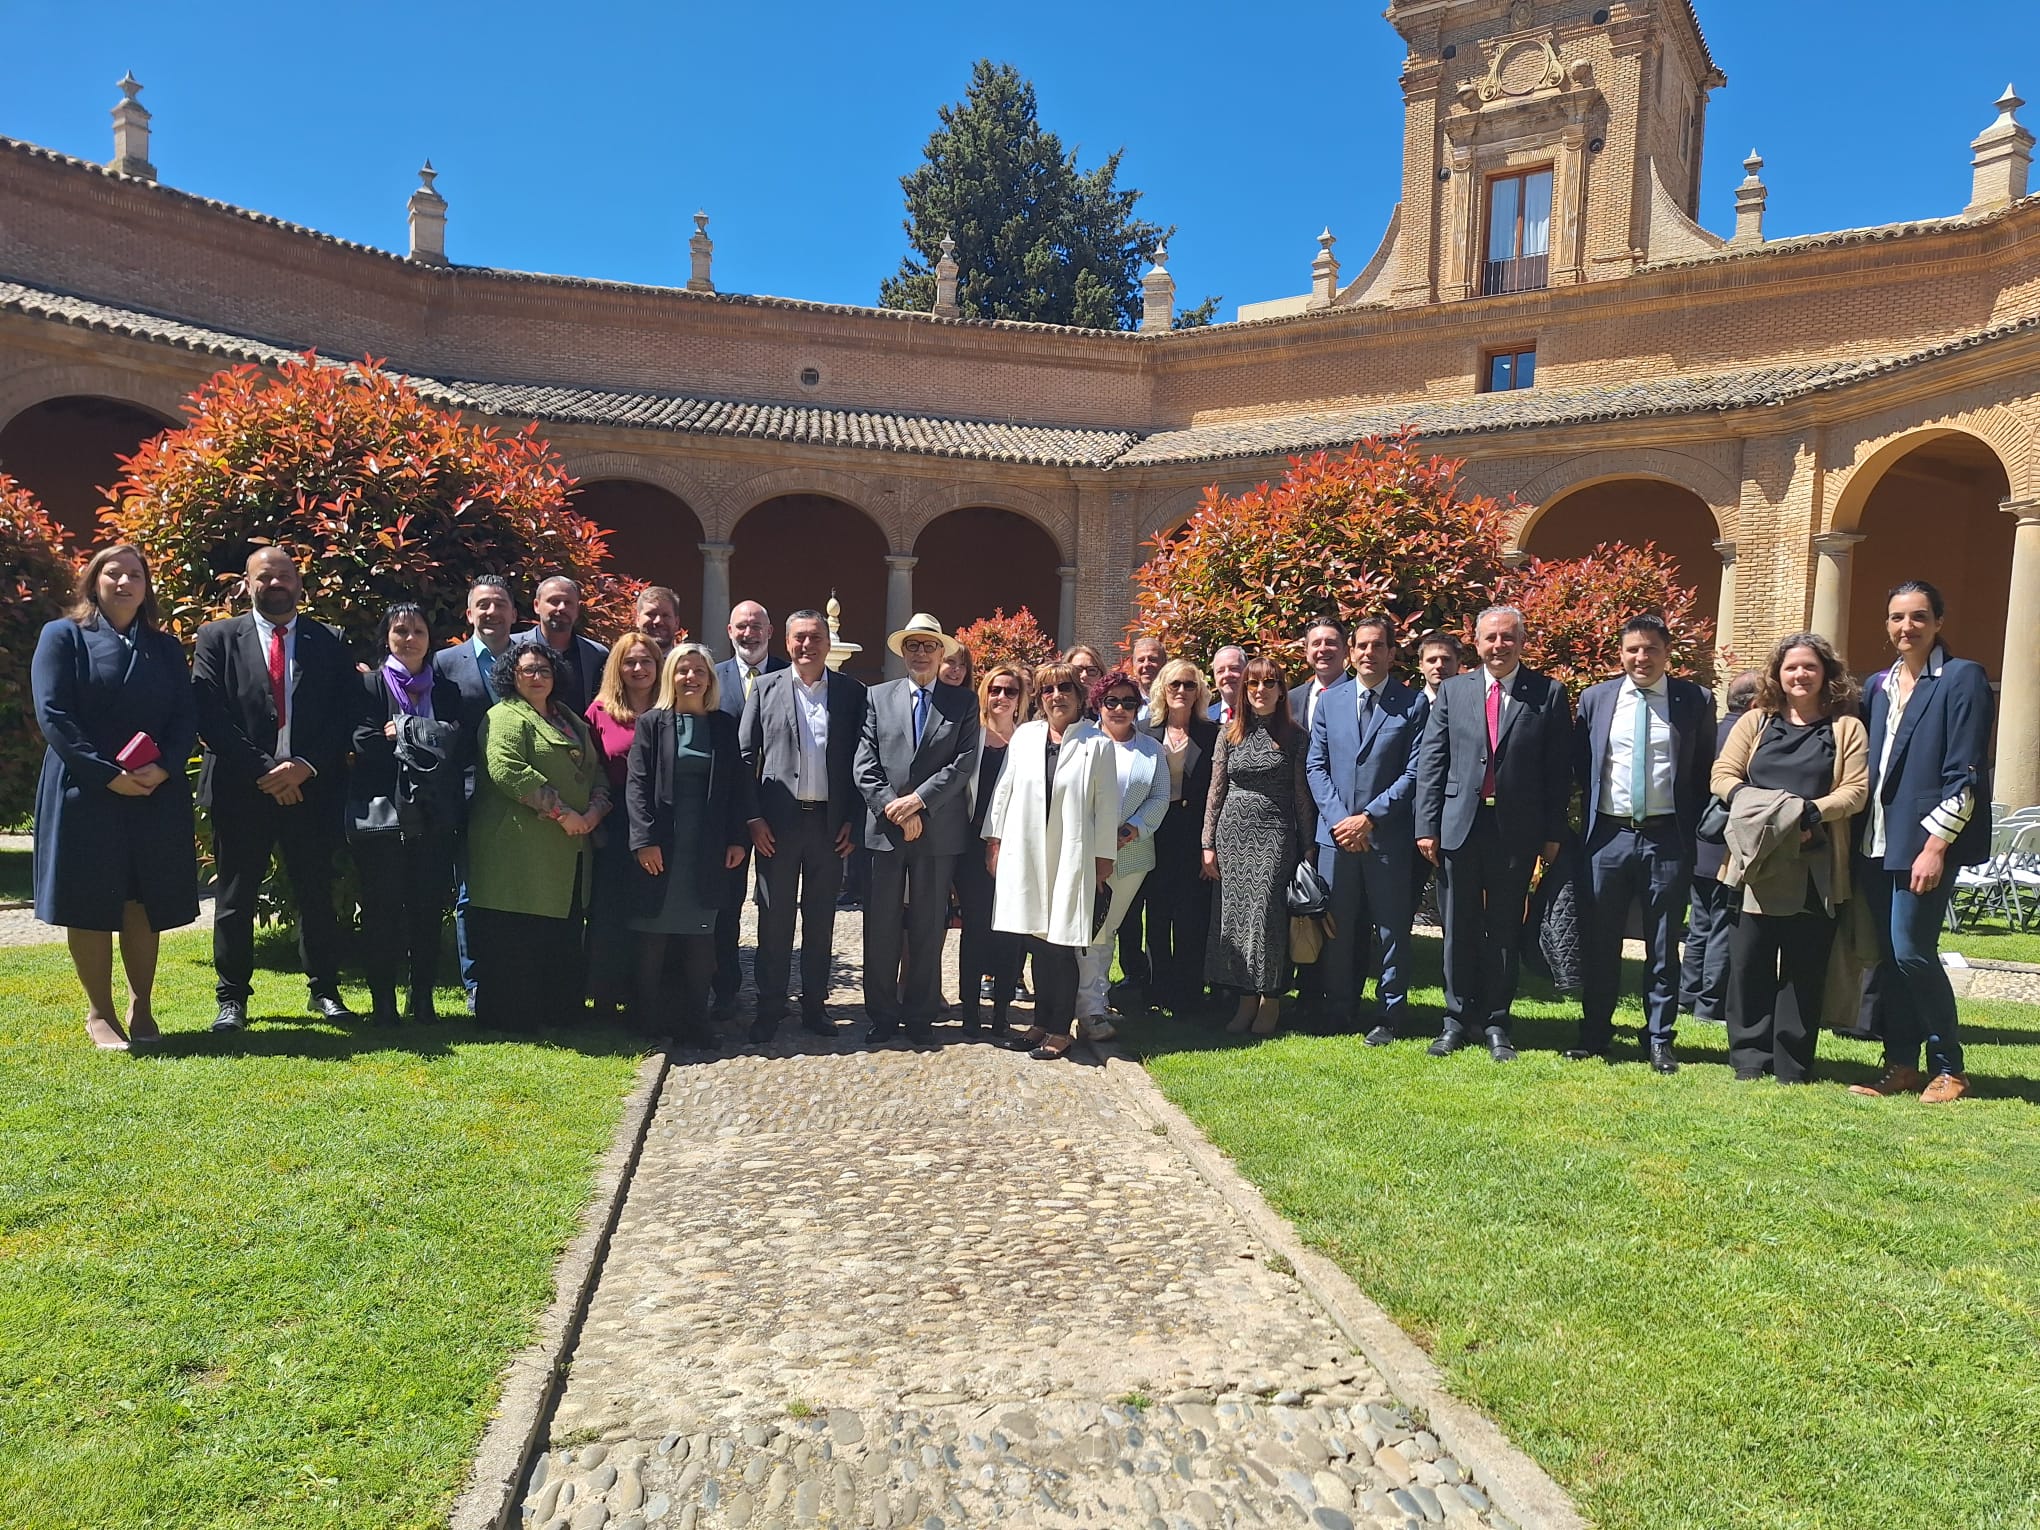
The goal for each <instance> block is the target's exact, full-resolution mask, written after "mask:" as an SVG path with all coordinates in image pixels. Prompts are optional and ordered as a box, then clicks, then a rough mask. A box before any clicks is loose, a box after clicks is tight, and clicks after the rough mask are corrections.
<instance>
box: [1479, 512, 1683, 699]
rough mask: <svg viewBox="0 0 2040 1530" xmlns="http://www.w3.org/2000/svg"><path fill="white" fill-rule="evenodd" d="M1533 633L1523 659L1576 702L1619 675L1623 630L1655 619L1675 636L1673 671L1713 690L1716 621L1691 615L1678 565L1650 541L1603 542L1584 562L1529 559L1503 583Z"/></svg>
mask: <svg viewBox="0 0 2040 1530" xmlns="http://www.w3.org/2000/svg"><path fill="white" fill-rule="evenodd" d="M1502 595H1503V598H1504V599H1505V600H1507V601H1508V602H1509V603H1510V604H1512V605H1516V606H1520V607H1521V608H1522V611H1523V620H1524V622H1525V623H1526V624H1527V625H1528V626H1529V629H1530V647H1529V653H1528V655H1527V658H1528V661H1529V662H1530V663H1531V664H1532V665H1533V666H1535V667H1536V668H1538V669H1541V670H1543V671H1544V672H1545V673H1546V674H1548V675H1551V676H1553V677H1554V678H1556V679H1558V680H1560V681H1563V682H1564V684H1565V687H1566V689H1567V690H1568V691H1570V692H1572V694H1573V696H1574V697H1575V698H1577V697H1578V695H1579V693H1580V692H1581V691H1582V690H1584V689H1586V687H1588V686H1590V685H1592V684H1594V683H1595V682H1596V681H1598V680H1606V679H1608V678H1609V677H1610V676H1611V675H1615V674H1619V673H1620V672H1621V669H1622V638H1621V633H1622V624H1623V623H1624V622H1626V621H1628V620H1629V618H1630V617H1632V616H1641V615H1644V614H1646V613H1652V612H1654V613H1656V614H1657V615H1659V616H1661V617H1663V618H1664V619H1665V625H1666V626H1668V627H1670V628H1671V630H1672V673H1673V674H1675V675H1680V676H1683V677H1684V678H1686V679H1688V680H1692V681H1694V682H1696V683H1698V684H1700V685H1702V686H1705V687H1707V688H1709V689H1712V688H1713V685H1714V671H1713V660H1714V623H1713V622H1711V621H1709V620H1707V619H1706V618H1705V617H1702V616H1697V615H1695V614H1694V606H1695V601H1694V597H1693V592H1692V591H1691V590H1689V589H1687V588H1686V587H1685V586H1684V585H1682V584H1680V583H1679V580H1678V564H1677V563H1676V562H1674V561H1673V560H1672V559H1671V558H1670V557H1667V556H1666V555H1665V554H1664V553H1661V552H1659V551H1658V550H1657V546H1656V544H1655V543H1651V542H1644V543H1642V544H1641V545H1631V544H1629V543H1627V542H1603V543H1601V544H1599V545H1598V546H1596V547H1595V548H1594V550H1593V551H1592V552H1590V553H1588V554H1587V556H1586V557H1584V558H1552V559H1548V560H1547V559H1539V558H1532V559H1531V560H1530V561H1529V562H1528V563H1526V564H1525V565H1524V566H1523V567H1521V568H1519V569H1516V570H1513V571H1512V572H1511V573H1510V574H1509V576H1508V578H1507V579H1505V580H1504V581H1503V582H1502Z"/></svg>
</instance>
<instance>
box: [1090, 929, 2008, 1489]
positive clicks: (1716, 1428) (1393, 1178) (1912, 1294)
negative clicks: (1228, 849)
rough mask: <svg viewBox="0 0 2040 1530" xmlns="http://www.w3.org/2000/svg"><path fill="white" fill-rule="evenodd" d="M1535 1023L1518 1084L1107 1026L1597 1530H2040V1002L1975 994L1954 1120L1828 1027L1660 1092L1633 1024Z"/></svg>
mask: <svg viewBox="0 0 2040 1530" xmlns="http://www.w3.org/2000/svg"><path fill="white" fill-rule="evenodd" d="M1417 945H1418V951H1419V973H1420V977H1421V979H1422V981H1424V982H1425V983H1426V984H1427V985H1428V986H1427V987H1426V988H1425V989H1424V990H1423V991H1422V992H1420V993H1419V994H1417V995H1416V996H1415V997H1416V1002H1417V1005H1418V1008H1419V1011H1420V1014H1421V1016H1422V1018H1423V1020H1424V1023H1426V1024H1427V1025H1428V1024H1430V1023H1431V1022H1432V1021H1434V1020H1435V1018H1436V1016H1437V1015H1438V1014H1439V1012H1440V1007H1441V1004H1442V995H1441V994H1440V993H1439V991H1438V989H1437V987H1436V983H1437V970H1438V966H1437V942H1436V941H1435V940H1431V939H1422V938H1420V939H1419V941H1418V942H1417ZM1631 974H1632V978H1633V977H1634V974H1635V968H1634V966H1633V965H1632V967H1631ZM1517 1013H1518V1016H1519V1018H1520V1024H1519V1027H1518V1042H1519V1044H1520V1045H1522V1046H1523V1048H1524V1052H1523V1056H1522V1059H1521V1060H1520V1061H1519V1062H1517V1063H1515V1064H1514V1065H1512V1066H1506V1067H1504V1066H1497V1065H1496V1064H1495V1063H1493V1062H1492V1061H1491V1060H1490V1059H1489V1058H1488V1057H1487V1055H1486V1053H1485V1051H1484V1050H1478V1049H1475V1050H1468V1051H1465V1052H1461V1053H1460V1054H1458V1055H1457V1056H1455V1057H1452V1058H1449V1059H1445V1060H1439V1059H1436V1058H1432V1057H1428V1056H1426V1055H1425V1054H1424V1041H1423V1040H1421V1039H1419V1040H1415V1041H1408V1042H1403V1043H1400V1044H1398V1045H1396V1046H1394V1047H1391V1048H1388V1049H1386V1050H1370V1049H1368V1048H1366V1047H1364V1046H1362V1045H1361V1044H1360V1042H1359V1039H1358V1038H1357V1037H1337V1038H1322V1037H1314V1036H1309V1035H1302V1034H1294V1033H1291V1034H1284V1035H1280V1036H1278V1037H1276V1038H1274V1039H1272V1040H1270V1041H1267V1042H1261V1043H1243V1042H1242V1041H1240V1040H1238V1039H1235V1038H1230V1037H1226V1036H1223V1035H1222V1034H1217V1025H1218V1022H1217V1021H1206V1022H1200V1023H1196V1024H1188V1025H1185V1024H1178V1023H1176V1022H1173V1021H1169V1020H1164V1019H1159V1018H1154V1019H1144V1020H1137V1021H1133V1020H1130V1021H1128V1022H1127V1023H1125V1024H1123V1025H1122V1026H1121V1027H1120V1029H1121V1034H1122V1035H1123V1036H1124V1037H1125V1038H1126V1040H1127V1041H1128V1042H1129V1044H1131V1045H1132V1046H1133V1047H1135V1048H1136V1049H1137V1050H1139V1051H1140V1052H1141V1053H1142V1054H1143V1056H1144V1058H1145V1061H1146V1064H1147V1067H1148V1068H1149V1070H1150V1072H1151V1074H1152V1075H1153V1077H1154V1078H1155V1080H1156V1082H1157V1083H1158V1084H1159V1085H1160V1086H1161V1087H1162V1089H1163V1090H1164V1091H1166V1092H1167V1093H1168V1095H1169V1096H1170V1098H1172V1099H1173V1100H1175V1101H1176V1103H1177V1104H1178V1105H1180V1106H1181V1107H1182V1108H1183V1109H1184V1110H1186V1111H1187V1112H1189V1114H1190V1115H1191V1116H1192V1117H1193V1118H1194V1119H1195V1120H1196V1121H1197V1123H1198V1124H1199V1125H1200V1126H1201V1127H1202V1128H1203V1129H1204V1131H1205V1132H1206V1133H1207V1134H1208V1135H1209V1136H1210V1137H1211V1139H1212V1140H1213V1141H1214V1142H1215V1143H1217V1144H1218V1146H1219V1147H1221V1148H1222V1149H1224V1150H1225V1151H1226V1152H1227V1153H1228V1154H1230V1155H1231V1156H1232V1157H1233V1158H1234V1159H1235V1160H1236V1161H1237V1163H1238V1164H1239V1167H1240V1168H1241V1170H1242V1171H1243V1172H1244V1173H1245V1174H1246V1175H1247V1176H1248V1178H1250V1179H1252V1180H1253V1181H1254V1182H1255V1183H1256V1184H1257V1185H1259V1186H1260V1188H1261V1190H1262V1191H1263V1192H1264V1193H1265V1194H1266V1195H1267V1197H1268V1199H1269V1200H1270V1202H1271V1203H1272V1204H1273V1205H1274V1206H1275V1207H1276V1208H1277V1209H1278V1210H1280V1211H1281V1212H1283V1213H1284V1214H1285V1215H1286V1216H1288V1217H1289V1218H1291V1219H1292V1220H1293V1221H1294V1222H1295V1224H1296V1225H1297V1227H1298V1229H1299V1230H1300V1232H1301V1233H1302V1235H1303V1237H1304V1238H1305V1239H1306V1240H1307V1241H1309V1242H1310V1243H1311V1244H1313V1245H1314V1246H1316V1247H1318V1248H1320V1249H1322V1250H1323V1251H1324V1252H1325V1253H1326V1254H1328V1255H1329V1256H1330V1257H1332V1258H1333V1259H1335V1260H1337V1261H1338V1262H1339V1263H1340V1264H1341V1265H1342V1266H1344V1268H1345V1269H1346V1270H1347V1271H1348V1272H1349V1273H1350V1274H1351V1275H1352V1277H1353V1278H1354V1280H1355V1281H1357V1282H1358V1283H1359V1285H1360V1286H1361V1288H1362V1289H1363V1290H1365V1291H1366V1292H1367V1293H1368V1294H1369V1295H1370V1296H1372V1297H1373V1298H1374V1299H1375V1300H1376V1301H1378V1302H1380V1303H1381V1304H1382V1305H1383V1306H1384V1307H1385V1308H1386V1309H1387V1310H1388V1311H1389V1312H1390V1314H1392V1315H1393V1316H1394V1318H1395V1319H1396V1321H1397V1322H1399V1323H1400V1324H1402V1326H1403V1327H1404V1328H1405V1329H1407V1330H1408V1331H1409V1332H1410V1333H1411V1334H1413V1335H1414V1336H1415V1337H1416V1338H1417V1339H1418V1341H1419V1342H1420V1343H1421V1344H1423V1345H1424V1346H1425V1347H1426V1348H1427V1349H1428V1350H1430V1351H1431V1353H1432V1354H1433V1355H1434V1356H1435V1358H1436V1359H1437V1361H1438V1363H1439V1364H1440V1366H1441V1367H1442V1368H1443V1370H1444V1371H1445V1373H1446V1375H1447V1376H1448V1378H1449V1381H1450V1385H1451V1387H1452V1388H1453V1390H1454V1391H1455V1392H1456V1393H1458V1394H1459V1395H1460V1396H1461V1397H1464V1398H1466V1399H1467V1400H1469V1401H1470V1402H1473V1403H1475V1404H1477V1405H1479V1406H1480V1407H1481V1408H1483V1409H1485V1410H1486V1411H1487V1412H1488V1413H1489V1414H1490V1415H1491V1416H1492V1417H1493V1418H1494V1419H1495V1420H1496V1421H1497V1422H1498V1423H1499V1424H1500V1425H1501V1426H1502V1427H1503V1428H1504V1429H1505V1430H1506V1431H1507V1432H1508V1433H1509V1435H1510V1436H1511V1437H1512V1438H1513V1439H1515V1440H1516V1441H1517V1442H1518V1443H1519V1444H1521V1445H1522V1446H1523V1447H1524V1448H1525V1449H1527V1450H1528V1451H1529V1452H1530V1453H1531V1455H1533V1456H1534V1457H1536V1458H1537V1460H1538V1461H1540V1462H1541V1463H1542V1464H1543V1465H1544V1466H1545V1467H1546V1468H1547V1469H1548V1470H1549V1471H1550V1472H1551V1473H1552V1474H1553V1476H1555V1477H1556V1478H1557V1479H1558V1480H1559V1481H1560V1482H1562V1483H1564V1484H1565V1486H1566V1487H1567V1488H1568V1489H1569V1490H1570V1491H1571V1492H1572V1493H1573V1494H1574V1495H1575V1496H1576V1498H1577V1500H1578V1501H1579V1503H1580V1505H1581V1507H1582V1509H1583V1510H1584V1511H1585V1512H1586V1514H1587V1515H1588V1517H1589V1518H1590V1519H1591V1520H1593V1522H1594V1523H1595V1524H1596V1525H1597V1526H1600V1527H1603V1530H1862V1527H1884V1526H1893V1527H1904V1530H1983V1527H1999V1530H2030V1527H2032V1526H2034V1525H2035V1524H2040V1451H2036V1448H2035V1447H2036V1445H2040V1111H2036V1109H2035V1107H2036V1105H2040V1008H2034V1007H2031V1006H2024V1005H2016V1004H1982V1003H1980V1004H1973V1005H1966V1006H1965V1011H1964V1018H1965V1020H1966V1022H1967V1023H1968V1026H1969V1040H1970V1043H1971V1044H1970V1046H1969V1057H1968V1067H1969V1071H1970V1075H1971V1081H1972V1083H1973V1084H1974V1085H1975V1086H1976V1087H1977V1089H1978V1092H1979V1096H1980V1097H1978V1098H1976V1099H1972V1100H1968V1101H1964V1102H1961V1103H1960V1104H1958V1105H1956V1106H1953V1107H1942V1108H1939V1109H1937V1108H1935V1107H1932V1106H1925V1105H1921V1104H1919V1103H1918V1102H1917V1101H1903V1100H1901V1101H1872V1100H1863V1099H1858V1098H1855V1097H1853V1096H1851V1095H1849V1094H1848V1093H1847V1091H1846V1090H1845V1089H1843V1088H1842V1087H1841V1085H1842V1083H1845V1082H1850V1081H1854V1080H1858V1079H1868V1078H1870V1077H1872V1076H1873V1074H1874V1073H1875V1071H1876V1063H1877V1052H1876V1048H1875V1047H1874V1046H1870V1045H1866V1044H1854V1043H1846V1042H1841V1041H1838V1040H1836V1039H1835V1038H1833V1037H1828V1036H1824V1037H1823V1038H1822V1040H1821V1057H1822V1071H1823V1073H1824V1074H1825V1075H1826V1078H1827V1080H1828V1082H1825V1083H1822V1084H1819V1085H1816V1086H1815V1087H1812V1088H1806V1089H1788V1088H1783V1087H1781V1086H1779V1085H1777V1084H1774V1083H1770V1082H1768V1081H1767V1082H1764V1083H1760V1084H1737V1083H1735V1082H1734V1081H1733V1079H1732V1078H1731V1077H1730V1076H1729V1073H1728V1070H1727V1068H1726V1067H1725V1066H1723V1064H1724V1061H1725V1038H1724V1033H1723V1031H1722V1029H1721V1028H1720V1027H1719V1026H1705V1025H1697V1024H1693V1023H1691V1022H1686V1023H1684V1024H1683V1026H1682V1029H1681V1033H1680V1038H1679V1051H1680V1054H1681V1056H1682V1057H1683V1059H1684V1060H1685V1062H1686V1064H1687V1066H1686V1067H1684V1068H1683V1069H1682V1070H1681V1071H1680V1072H1679V1073H1678V1074H1677V1075H1676V1076H1675V1077H1671V1078H1661V1077H1659V1076H1657V1075H1656V1074H1653V1073H1652V1072H1650V1071H1649V1070H1648V1069H1647V1068H1645V1067H1644V1066H1643V1065H1642V1064H1641V1063H1640V1062H1638V1061H1634V1060H1633V1059H1634V1058H1635V1056H1636V1053H1635V1045H1634V1039H1633V1035H1624V1036H1623V1037H1622V1038H1621V1040H1620V1041H1619V1043H1618V1044H1619V1045H1620V1046H1622V1047H1623V1048H1624V1049H1625V1051H1624V1053H1623V1054H1622V1055H1624V1056H1625V1058H1626V1059H1631V1060H1625V1061H1624V1062H1623V1063H1622V1064H1621V1065H1620V1066H1616V1067H1608V1066H1605V1065H1603V1064H1600V1063H1568V1062H1565V1061H1564V1060H1563V1059H1561V1058H1560V1057H1559V1056H1558V1055H1557V1054H1558V1052H1559V1051H1560V1050H1561V1049H1563V1048H1564V1047H1566V1046H1570V1045H1572V1044H1573V1036H1574V1019H1575V1017H1576V1014H1577V1011H1576V1010H1575V1009H1574V1008H1573V1007H1572V1006H1571V1005H1570V1004H1569V1003H1567V1004H1558V1003H1552V1002H1534V1001H1533V1002H1529V1003H1524V1004H1520V1005H1519V1006H1518V1009H1517ZM1636 1018H1637V1017H1636V1015H1635V1014H1634V1012H1633V1011H1632V1013H1631V1014H1630V1015H1629V1016H1628V1023H1631V1024H1633V1023H1635V1021H1636ZM1623 1023H1624V1021H1623V1020H1622V1019H1620V1018H1618V1025H1621V1024H1623Z"/></svg>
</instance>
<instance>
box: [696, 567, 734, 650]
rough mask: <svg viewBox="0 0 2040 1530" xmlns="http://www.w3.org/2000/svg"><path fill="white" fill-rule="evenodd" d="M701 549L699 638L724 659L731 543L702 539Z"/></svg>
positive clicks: (727, 627) (728, 608) (728, 610)
mask: <svg viewBox="0 0 2040 1530" xmlns="http://www.w3.org/2000/svg"><path fill="white" fill-rule="evenodd" d="M698 545H699V546H700V548H701V626H702V633H701V641H702V642H703V643H705V644H707V645H708V649H709V652H711V653H713V654H714V655H715V656H716V657H717V658H718V659H727V658H728V657H729V656H730V654H731V653H732V651H733V650H732V649H731V648H730V634H729V625H730V554H731V553H733V552H735V551H736V550H737V549H736V546H735V544H734V543H730V542H702V543H700V544H698Z"/></svg>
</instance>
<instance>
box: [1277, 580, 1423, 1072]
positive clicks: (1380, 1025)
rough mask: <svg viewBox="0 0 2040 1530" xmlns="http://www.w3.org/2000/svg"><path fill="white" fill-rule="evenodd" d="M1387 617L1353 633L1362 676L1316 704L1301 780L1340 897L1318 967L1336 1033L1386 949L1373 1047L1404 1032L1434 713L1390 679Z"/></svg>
mask: <svg viewBox="0 0 2040 1530" xmlns="http://www.w3.org/2000/svg"><path fill="white" fill-rule="evenodd" d="M1390 630H1391V629H1390V627H1389V623H1388V620H1387V618H1385V617H1368V618H1365V619H1363V620H1361V621H1358V622H1355V623H1354V624H1353V633H1352V641H1351V647H1350V652H1351V658H1352V661H1353V668H1354V678H1352V679H1350V680H1346V681H1344V682H1342V683H1340V684H1338V685H1335V686H1333V687H1331V689H1329V690H1327V691H1326V692H1325V693H1324V695H1323V696H1321V697H1320V698H1319V699H1318V705H1317V715H1316V716H1315V717H1314V718H1313V719H1312V720H1311V727H1310V752H1309V754H1308V755H1307V756H1306V757H1305V762H1304V773H1305V775H1306V777H1307V778H1308V780H1309V782H1310V794H1311V796H1312V797H1313V798H1314V799H1315V800H1316V802H1317V824H1318V829H1317V842H1318V870H1319V871H1320V872H1322V873H1323V875H1324V878H1325V880H1326V881H1327V882H1328V883H1330V884H1331V889H1332V909H1331V912H1332V928H1331V931H1330V933H1329V935H1328V938H1327V939H1326V941H1325V948H1324V953H1323V954H1322V955H1321V956H1320V957H1319V958H1318V969H1319V971H1320V972H1321V973H1322V974H1323V976H1324V989H1325V1003H1326V1006H1327V1008H1328V1010H1329V1016H1328V1018H1330V1019H1331V1020H1332V1021H1333V1022H1334V1023H1338V1024H1344V1023H1350V1022H1351V1021H1352V1020H1353V1019H1354V1008H1355V1005H1356V1003H1357V1002H1358V1000H1359V997H1360V990H1361V988H1362V987H1363V986H1364V985H1365V983H1366V980H1367V966H1368V952H1369V947H1370V946H1374V945H1378V946H1379V947H1380V949H1381V975H1380V977H1379V978H1378V979H1377V980H1376V983H1375V996H1376V999H1377V1000H1378V1002H1379V1004H1380V1008H1381V1013H1380V1018H1379V1019H1378V1021H1377V1022H1376V1023H1375V1025H1374V1026H1373V1028H1372V1029H1370V1030H1369V1031H1368V1033H1367V1041H1368V1044H1369V1045H1371V1046H1384V1045H1386V1044H1387V1043H1388V1042H1390V1041H1393V1040H1394V1039H1395V1038H1396V1037H1397V1036H1398V1035H1400V1034H1402V1028H1403V1026H1404V1024H1405V1022H1406V1021H1407V1018H1408V1009H1409V997H1408V996H1409V943H1410V918H1411V914H1412V909H1413V905H1412V903H1411V898H1410V888H1411V880H1410V862H1411V860H1412V859H1413V858H1414V857H1415V855H1416V846H1415V836H1414V834H1413V833H1412V832H1411V825H1412V822H1413V820H1412V818H1411V803H1410V798H1411V796H1412V794H1413V792H1414V791H1415V788H1416V777H1417V750H1416V745H1417V741H1418V739H1420V738H1421V737H1422V736H1423V731H1424V719H1425V716H1426V715H1427V713H1428V711H1429V706H1428V704H1427V703H1426V701H1425V700H1424V696H1423V693H1422V692H1420V691H1413V690H1411V689H1410V688H1409V687H1408V686H1406V685H1404V684H1403V683H1402V682H1401V681H1400V680H1398V679H1396V678H1395V677H1394V676H1393V675H1392V674H1390V673H1389V666H1390V664H1391V663H1393V662H1394V657H1395V645H1394V643H1393V641H1392V640H1391V638H1390V636H1389V633H1390Z"/></svg>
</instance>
